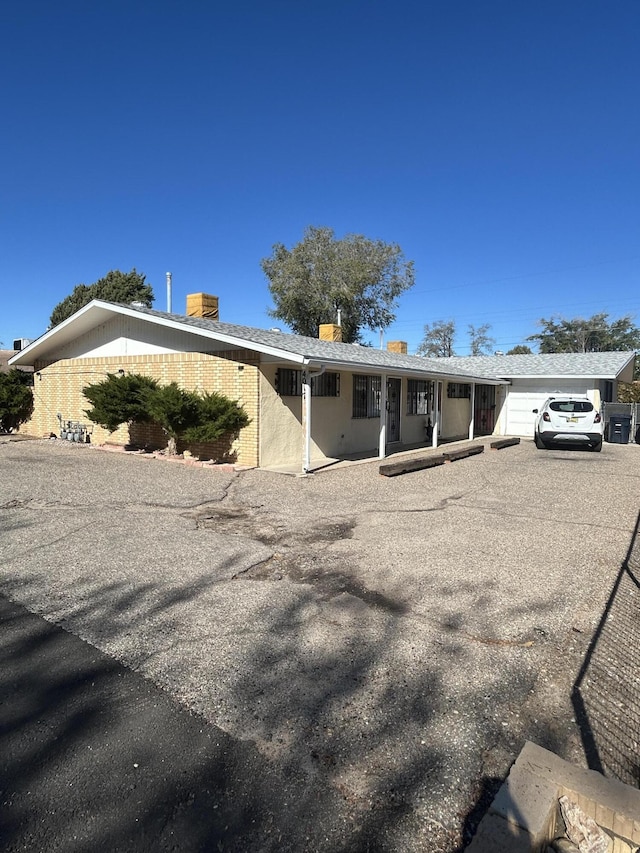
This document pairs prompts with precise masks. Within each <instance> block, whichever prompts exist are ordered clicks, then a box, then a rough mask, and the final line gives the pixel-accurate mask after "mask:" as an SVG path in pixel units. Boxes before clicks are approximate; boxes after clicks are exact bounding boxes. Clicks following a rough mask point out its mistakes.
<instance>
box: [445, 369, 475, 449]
mask: <svg viewBox="0 0 640 853" xmlns="http://www.w3.org/2000/svg"><path fill="white" fill-rule="evenodd" d="M447 386H448V383H447V382H445V383H444V389H443V393H442V414H441V417H440V437H441V438H457V437H466V436H468V435H469V421H470V420H471V400H470V399H469V398H468V397H462V398H455V397H454V398H449V397H447Z"/></svg>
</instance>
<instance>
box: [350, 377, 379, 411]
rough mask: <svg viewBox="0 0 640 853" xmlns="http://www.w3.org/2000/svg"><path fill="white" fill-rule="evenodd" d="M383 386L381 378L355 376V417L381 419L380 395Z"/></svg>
mask: <svg viewBox="0 0 640 853" xmlns="http://www.w3.org/2000/svg"><path fill="white" fill-rule="evenodd" d="M381 389H382V385H381V379H380V377H379V376H361V375H359V374H354V376H353V417H354V418H379V417H380V393H381Z"/></svg>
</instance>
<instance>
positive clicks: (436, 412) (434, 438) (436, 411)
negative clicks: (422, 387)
mask: <svg viewBox="0 0 640 853" xmlns="http://www.w3.org/2000/svg"><path fill="white" fill-rule="evenodd" d="M433 386H434V387H433V433H432V434H431V446H432V447H437V446H438V427H439V426H440V407H439V406H438V397H439V395H440V383H439V382H438V380H437V379H436V380H435V382H434V383H433Z"/></svg>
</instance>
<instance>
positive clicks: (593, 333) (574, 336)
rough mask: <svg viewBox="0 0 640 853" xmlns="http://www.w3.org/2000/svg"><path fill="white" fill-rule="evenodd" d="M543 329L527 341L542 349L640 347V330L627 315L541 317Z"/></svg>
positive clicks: (639, 369) (638, 364)
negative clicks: (615, 317) (568, 318)
mask: <svg viewBox="0 0 640 853" xmlns="http://www.w3.org/2000/svg"><path fill="white" fill-rule="evenodd" d="M538 325H539V326H540V327H541V331H540V332H537V333H536V334H535V335H529V337H528V338H527V340H529V341H537V342H538V344H539V347H540V352H544V353H546V352H631V351H632V350H640V329H639V328H638V327H637V326H636V325H634V323H633V318H632V317H631V316H630V315H628V314H627V315H625V316H624V317H620V318H619V319H617V320H609V315H608V314H607V313H605V312H602V313H601V314H594V315H593V317H589V318H588V319H587V320H584V319H582V318H581V317H576V318H574V319H573V320H566V319H564V318H563V317H557V318H553V317H552V318H551V319H550V320H545V319H542V320H538ZM634 375H635V377H636V378H637V377H639V376H640V357H639V356H636V361H635V371H634Z"/></svg>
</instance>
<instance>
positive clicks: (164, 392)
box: [83, 373, 250, 454]
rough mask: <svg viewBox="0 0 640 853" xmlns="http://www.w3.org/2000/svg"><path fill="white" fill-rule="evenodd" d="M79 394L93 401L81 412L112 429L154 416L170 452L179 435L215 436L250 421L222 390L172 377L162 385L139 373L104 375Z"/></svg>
mask: <svg viewBox="0 0 640 853" xmlns="http://www.w3.org/2000/svg"><path fill="white" fill-rule="evenodd" d="M83 393H84V396H85V397H86V398H87V400H89V402H90V403H92V408H91V409H87V410H86V411H85V414H86V415H87V417H88V418H89V420H91V421H93V423H97V424H100V426H102V427H104V428H105V429H108V430H109V432H113V431H114V430H116V429H117V428H118V427H119V426H120V425H121V424H124V423H132V422H138V423H140V422H145V421H153V422H154V423H157V424H158V425H159V426H160V427H161V428H162V430H163V431H164V432H165V434H166V435H167V439H168V451H169V453H170V454H174V453H175V452H176V443H177V440H178V438H184V440H185V441H187V442H189V443H204V442H208V441H215V440H216V439H217V438H221V437H222V436H224V435H230V434H233V433H236V432H238V430H240V429H242V427H245V426H247V424H249V422H250V421H249V418H248V416H247V414H246V412H245V411H244V409H243V408H242V406H240V405H239V403H237V402H234V401H233V400H229V399H228V397H225V396H223V395H222V394H216V393H213V394H207V393H205V394H197V393H196V392H195V391H185V390H184V389H183V388H180V386H179V385H178V384H177V383H176V382H171V383H170V384H169V385H162V386H161V385H158V383H157V382H156V380H155V379H150V378H149V377H148V376H142V375H140V374H134V373H132V374H125V375H121V376H116V375H115V374H109V375H108V376H107V378H106V379H105V380H103V381H102V382H98V383H96V384H94V385H87V386H86V387H85V388H84V389H83Z"/></svg>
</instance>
